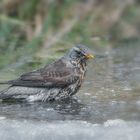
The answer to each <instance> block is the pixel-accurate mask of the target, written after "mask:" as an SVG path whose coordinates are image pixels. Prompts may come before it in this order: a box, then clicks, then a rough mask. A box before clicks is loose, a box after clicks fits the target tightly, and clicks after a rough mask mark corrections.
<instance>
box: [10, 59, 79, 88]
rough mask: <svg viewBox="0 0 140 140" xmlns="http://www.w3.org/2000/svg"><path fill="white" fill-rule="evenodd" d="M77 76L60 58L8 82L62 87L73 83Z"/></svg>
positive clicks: (14, 84)
mask: <svg viewBox="0 0 140 140" xmlns="http://www.w3.org/2000/svg"><path fill="white" fill-rule="evenodd" d="M77 79H78V76H77V75H76V74H75V72H74V69H73V68H70V67H67V66H66V64H65V63H64V62H63V61H62V60H61V59H60V60H58V61H56V62H54V63H53V64H51V65H49V66H48V67H44V68H42V69H39V70H37V71H33V72H29V73H26V74H23V75H21V76H20V78H18V79H16V80H12V81H9V82H8V83H9V84H11V85H13V86H28V87H63V86H66V85H70V84H72V83H75V82H76V81H77Z"/></svg>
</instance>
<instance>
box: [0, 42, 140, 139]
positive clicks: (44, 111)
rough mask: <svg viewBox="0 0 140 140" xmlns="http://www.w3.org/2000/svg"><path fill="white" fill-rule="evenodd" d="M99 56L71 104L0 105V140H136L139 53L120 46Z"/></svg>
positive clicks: (134, 48)
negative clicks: (103, 55) (0, 139)
mask: <svg viewBox="0 0 140 140" xmlns="http://www.w3.org/2000/svg"><path fill="white" fill-rule="evenodd" d="M105 53H106V54H108V55H107V56H105V57H102V58H96V59H95V61H94V62H91V63H90V65H89V68H88V69H89V70H88V73H87V77H86V80H85V82H84V84H83V87H82V88H81V90H80V91H79V92H78V94H77V95H76V97H74V98H75V99H72V100H70V101H66V102H63V103H60V102H59V103H52V104H50V103H26V104H25V103H15V104H13V103H3V104H2V103H1V104H0V132H1V133H0V138H2V139H3V140H7V139H10V140H11V139H14V140H15V139H17V140H19V139H21V140H22V139H49V140H61V139H67V140H69V139H74V140H92V139H97V140H106V139H108V140H110V139H113V140H115V139H116V140H124V139H127V140H139V139H140V134H139V129H140V47H139V45H137V44H136V45H134V44H131V45H129V46H128V45H124V44H123V45H122V46H121V45H120V47H117V48H114V49H111V48H110V49H108V52H105ZM0 76H1V75H0ZM5 76H6V74H5ZM1 77H4V75H3V76H1ZM1 88H3V87H1Z"/></svg>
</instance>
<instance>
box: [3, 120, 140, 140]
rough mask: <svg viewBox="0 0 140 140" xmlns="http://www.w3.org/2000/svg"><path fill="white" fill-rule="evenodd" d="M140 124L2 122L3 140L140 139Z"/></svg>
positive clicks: (108, 121) (119, 121) (113, 122)
mask: <svg viewBox="0 0 140 140" xmlns="http://www.w3.org/2000/svg"><path fill="white" fill-rule="evenodd" d="M139 130H140V122H132V121H131V122H126V121H123V120H119V119H116V120H107V121H106V122H104V123H103V124H96V123H95V124H92V123H88V122H86V121H54V122H47V121H38V122H37V121H30V120H28V121H27V120H26V121H24V120H22V121H21V120H8V119H3V120H0V139H1V140H139V139H140V133H139Z"/></svg>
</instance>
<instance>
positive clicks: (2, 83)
mask: <svg viewBox="0 0 140 140" xmlns="http://www.w3.org/2000/svg"><path fill="white" fill-rule="evenodd" d="M0 84H1V85H5V84H8V82H7V81H4V82H0Z"/></svg>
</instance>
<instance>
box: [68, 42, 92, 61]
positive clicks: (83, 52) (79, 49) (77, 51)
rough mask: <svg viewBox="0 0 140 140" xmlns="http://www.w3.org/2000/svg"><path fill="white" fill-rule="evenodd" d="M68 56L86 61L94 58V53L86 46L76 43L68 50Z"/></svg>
mask: <svg viewBox="0 0 140 140" xmlns="http://www.w3.org/2000/svg"><path fill="white" fill-rule="evenodd" d="M69 57H70V58H71V59H76V60H77V59H78V60H80V61H86V60H88V59H92V58H94V55H93V53H92V52H91V51H90V50H89V49H88V48H87V47H86V46H84V45H81V44H78V45H76V46H75V47H73V48H72V49H71V50H70V52H69Z"/></svg>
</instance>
